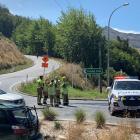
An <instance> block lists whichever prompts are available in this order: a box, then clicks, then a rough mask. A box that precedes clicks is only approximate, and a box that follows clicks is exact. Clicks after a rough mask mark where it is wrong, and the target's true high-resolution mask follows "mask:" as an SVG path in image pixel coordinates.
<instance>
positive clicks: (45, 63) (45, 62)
mask: <svg viewBox="0 0 140 140" xmlns="http://www.w3.org/2000/svg"><path fill="white" fill-rule="evenodd" d="M42 60H43V63H42V67H43V68H44V71H43V75H45V69H46V68H48V60H49V58H48V56H47V55H46V56H43V58H42Z"/></svg>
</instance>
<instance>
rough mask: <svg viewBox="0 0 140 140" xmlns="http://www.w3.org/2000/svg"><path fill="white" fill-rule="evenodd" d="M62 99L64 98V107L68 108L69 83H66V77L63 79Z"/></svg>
mask: <svg viewBox="0 0 140 140" xmlns="http://www.w3.org/2000/svg"><path fill="white" fill-rule="evenodd" d="M62 97H63V105H64V106H68V105H69V98H68V83H67V82H66V77H63V85H62Z"/></svg>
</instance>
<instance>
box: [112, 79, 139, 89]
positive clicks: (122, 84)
mask: <svg viewBox="0 0 140 140" xmlns="http://www.w3.org/2000/svg"><path fill="white" fill-rule="evenodd" d="M114 90H140V81H116V82H115V86H114Z"/></svg>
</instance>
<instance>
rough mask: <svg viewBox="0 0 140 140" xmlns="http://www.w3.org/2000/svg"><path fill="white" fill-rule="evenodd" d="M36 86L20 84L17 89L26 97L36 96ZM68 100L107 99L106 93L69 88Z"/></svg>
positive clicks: (33, 83) (33, 84)
mask: <svg viewBox="0 0 140 140" xmlns="http://www.w3.org/2000/svg"><path fill="white" fill-rule="evenodd" d="M36 89H37V84H36V83H35V82H31V83H28V84H24V83H23V84H22V85H21V87H20V88H19V90H20V91H22V92H24V93H27V94H28V95H32V96H36V95H37V93H36ZM68 90H69V98H70V99H79V98H80V99H107V93H105V92H103V93H99V91H97V90H80V89H75V88H72V87H69V89H68Z"/></svg>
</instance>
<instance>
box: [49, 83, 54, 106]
mask: <svg viewBox="0 0 140 140" xmlns="http://www.w3.org/2000/svg"><path fill="white" fill-rule="evenodd" d="M55 93H56V91H55V84H54V80H51V82H50V84H49V87H48V95H49V98H50V105H51V106H56V97H55Z"/></svg>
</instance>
